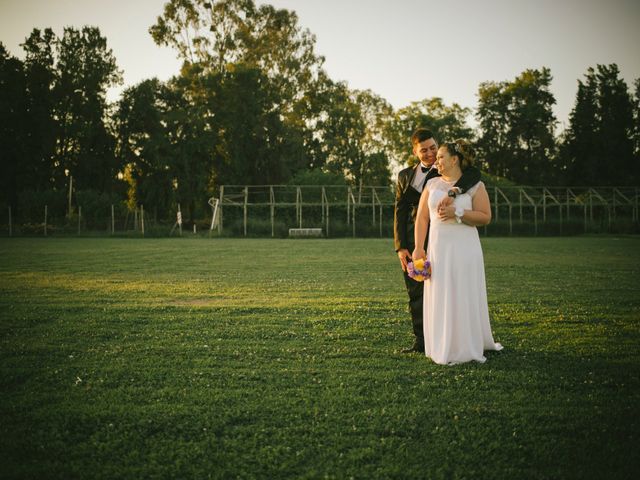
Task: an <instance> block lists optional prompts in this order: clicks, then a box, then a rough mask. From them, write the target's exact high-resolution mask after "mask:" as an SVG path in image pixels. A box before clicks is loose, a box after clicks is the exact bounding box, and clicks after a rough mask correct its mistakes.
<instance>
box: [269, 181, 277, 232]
mask: <svg viewBox="0 0 640 480" xmlns="http://www.w3.org/2000/svg"><path fill="white" fill-rule="evenodd" d="M269 209H270V211H271V238H273V237H275V236H276V228H275V220H276V196H275V195H274V193H273V185H270V186H269Z"/></svg>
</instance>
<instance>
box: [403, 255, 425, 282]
mask: <svg viewBox="0 0 640 480" xmlns="http://www.w3.org/2000/svg"><path fill="white" fill-rule="evenodd" d="M407 273H408V274H409V277H411V278H413V279H414V280H415V281H416V282H424V281H425V280H427V279H428V278H430V277H431V263H430V262H429V261H428V260H425V259H422V258H419V259H418V260H416V261H415V262H409V263H407Z"/></svg>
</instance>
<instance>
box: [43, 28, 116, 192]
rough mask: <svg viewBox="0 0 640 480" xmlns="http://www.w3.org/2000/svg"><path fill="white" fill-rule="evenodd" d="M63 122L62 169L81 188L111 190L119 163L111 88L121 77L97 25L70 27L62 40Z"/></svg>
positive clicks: (59, 113) (60, 93)
mask: <svg viewBox="0 0 640 480" xmlns="http://www.w3.org/2000/svg"><path fill="white" fill-rule="evenodd" d="M57 69H58V82H57V84H56V88H55V93H56V96H57V98H58V105H57V112H56V114H57V119H58V122H59V133H58V145H57V149H56V157H57V158H56V160H57V162H58V164H59V165H61V166H62V167H63V168H62V169H60V170H59V171H58V175H57V178H56V180H57V183H58V184H60V183H62V182H63V179H62V178H61V173H62V174H66V173H67V172H68V173H69V174H70V175H73V177H74V178H75V179H76V181H77V184H78V185H79V188H83V189H94V190H98V191H110V190H111V189H112V188H113V187H114V184H115V182H116V173H117V171H118V169H119V165H118V164H117V162H116V160H115V152H114V149H115V139H114V136H113V134H112V133H111V132H110V131H109V129H108V125H107V123H106V122H107V102H106V93H107V88H108V87H110V86H112V85H117V84H119V83H120V82H121V72H120V71H119V70H118V68H117V65H116V60H115V57H114V56H113V52H112V50H111V49H109V48H108V47H107V40H106V38H105V37H103V36H102V35H101V34H100V30H99V29H98V28H97V27H83V28H82V30H76V29H75V28H65V29H64V35H63V37H62V38H61V39H60V42H59V52H58V65H57Z"/></svg>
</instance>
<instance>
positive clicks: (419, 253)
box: [411, 247, 427, 261]
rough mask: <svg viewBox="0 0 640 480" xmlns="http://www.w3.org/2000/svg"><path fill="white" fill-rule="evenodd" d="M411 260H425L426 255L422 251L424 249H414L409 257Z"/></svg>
mask: <svg viewBox="0 0 640 480" xmlns="http://www.w3.org/2000/svg"><path fill="white" fill-rule="evenodd" d="M411 258H412V259H413V260H414V261H415V260H418V259H419V258H427V254H426V252H425V251H424V248H418V247H416V248H415V250H414V251H413V254H412V255H411Z"/></svg>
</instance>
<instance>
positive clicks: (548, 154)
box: [0, 0, 640, 220]
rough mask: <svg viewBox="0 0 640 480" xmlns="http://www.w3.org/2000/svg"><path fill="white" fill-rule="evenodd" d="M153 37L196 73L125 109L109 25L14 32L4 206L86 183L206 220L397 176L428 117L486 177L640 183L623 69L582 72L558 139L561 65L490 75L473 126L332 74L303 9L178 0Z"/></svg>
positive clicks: (447, 108)
mask: <svg viewBox="0 0 640 480" xmlns="http://www.w3.org/2000/svg"><path fill="white" fill-rule="evenodd" d="M150 34H151V35H152V37H153V39H154V41H155V42H156V43H157V44H158V45H168V46H171V47H173V48H174V49H175V50H176V51H177V52H178V54H179V56H180V58H181V60H182V62H183V64H182V68H181V71H180V73H179V74H178V75H176V76H175V77H173V78H171V79H170V80H168V81H160V80H158V79H157V78H150V79H147V80H144V81H142V82H140V83H138V84H137V85H134V86H132V87H129V88H127V89H125V90H124V92H123V93H122V95H121V97H120V99H119V100H118V101H117V102H115V103H112V104H110V103H109V102H107V97H106V93H107V90H108V89H109V88H110V87H113V86H117V85H119V84H121V83H122V72H121V71H120V70H119V69H118V66H117V62H116V59H115V57H114V55H113V52H112V51H111V49H109V48H108V45H107V39H106V38H105V37H103V36H102V35H101V33H100V31H99V29H98V28H96V27H89V26H87V27H83V28H81V29H76V28H73V27H68V28H65V29H64V32H63V33H62V36H61V37H59V36H57V35H56V34H55V33H54V32H53V31H52V30H51V29H45V30H38V29H34V30H33V31H32V32H31V34H30V35H29V36H28V37H27V38H26V40H25V42H24V43H23V44H22V47H23V49H24V52H25V58H24V60H20V59H18V58H16V57H14V56H12V55H11V53H10V52H8V51H7V49H6V48H5V47H4V46H3V45H2V44H1V43H0V108H1V111H2V112H3V115H2V116H0V141H1V142H2V145H3V148H2V152H1V154H0V155H1V161H2V165H1V168H2V172H3V173H2V185H1V188H0V191H1V192H2V193H1V195H2V197H1V198H0V202H2V203H4V204H5V205H10V206H13V208H15V209H17V210H18V211H19V210H20V209H23V210H27V209H28V208H29V206H30V205H31V204H33V203H34V202H40V203H41V202H42V201H46V199H50V200H51V201H52V202H53V203H55V199H58V200H57V201H60V200H59V199H60V198H64V193H65V192H66V191H67V190H68V189H69V182H70V181H71V178H73V186H74V192H75V195H76V197H77V201H78V202H79V203H84V204H87V203H92V202H93V203H94V204H101V203H102V204H108V203H113V202H120V203H122V202H126V203H127V204H128V206H129V207H130V208H133V207H134V206H135V205H139V204H144V205H145V206H146V207H147V209H148V210H151V211H152V212H154V214H155V215H156V216H157V217H160V218H163V217H168V216H171V212H172V211H173V210H174V207H175V205H176V204H177V203H180V204H181V206H182V210H183V214H184V215H185V216H186V218H189V219H191V220H193V219H195V218H198V216H201V215H204V213H205V212H207V209H208V206H207V204H206V200H207V198H209V197H210V196H212V195H213V194H214V192H215V190H216V188H217V187H218V186H219V185H224V184H239V185H244V184H262V185H264V184H329V183H330V184H335V183H339V184H348V185H352V186H354V187H356V188H357V187H359V186H362V185H388V184H390V182H391V171H392V166H393V165H402V164H405V163H406V162H407V161H411V146H410V145H409V136H410V134H411V132H412V131H413V130H414V129H415V128H416V127H417V126H422V125H424V126H429V127H430V128H431V129H432V130H433V131H434V133H435V135H436V136H437V138H438V139H441V140H446V139H454V138H465V139H467V140H469V141H471V142H472V143H473V144H474V145H475V146H476V147H477V151H478V154H479V155H478V160H479V162H480V166H481V168H482V169H483V170H484V171H485V172H486V173H488V174H490V175H492V176H498V177H505V178H506V179H508V180H511V181H513V182H515V183H518V184H528V185H536V184H538V185H540V184H544V185H552V184H555V185H640V80H636V81H635V83H634V89H635V90H634V92H630V90H629V87H628V86H627V84H626V83H625V82H624V80H622V79H621V78H620V72H619V70H618V67H617V66H616V65H615V64H611V65H597V66H596V67H595V68H590V69H589V70H588V71H587V72H586V74H585V76H584V78H583V79H580V80H579V81H578V90H577V94H576V102H575V106H574V108H573V111H572V112H571V115H570V119H569V125H568V127H567V128H566V129H565V130H564V131H563V132H561V133H560V134H559V135H557V134H556V130H557V123H558V122H557V119H556V118H555V116H554V114H553V111H552V108H553V105H554V104H555V98H554V96H553V94H552V93H551V90H550V86H551V80H552V76H551V72H550V70H549V69H548V68H542V69H539V70H535V69H532V70H526V71H525V72H522V73H521V74H520V75H519V76H518V77H516V78H515V79H513V80H506V81H503V82H485V83H482V84H481V85H480V86H479V89H478V99H479V101H478V108H477V110H476V112H475V117H476V120H477V123H478V127H477V128H476V129H473V128H471V127H470V126H469V124H468V119H469V117H470V115H471V114H472V112H471V110H470V109H469V108H465V107H462V106H460V105H458V104H455V103H454V104H452V105H447V104H445V102H444V101H443V100H442V99H441V98H425V99H424V100H421V101H416V102H413V103H411V104H410V105H409V106H407V107H404V108H400V109H394V108H393V107H392V106H391V105H390V104H389V103H388V102H387V101H386V100H385V99H384V98H382V97H380V96H379V95H376V94H375V93H373V92H371V91H369V90H353V89H350V88H349V87H348V85H347V84H346V83H344V82H339V81H335V80H333V79H331V78H329V76H328V75H327V74H326V72H325V71H324V70H323V68H322V67H323V62H324V59H323V57H322V56H320V55H318V54H317V53H316V52H315V50H314V47H315V38H314V36H313V34H312V33H311V32H309V31H308V30H306V29H303V28H302V27H301V26H300V25H299V23H298V18H297V16H296V14H295V12H293V11H288V10H284V9H276V8H274V7H273V6H270V5H260V6H257V5H256V4H255V2H254V1H253V0H220V1H215V2H213V1H211V2H209V1H204V0H170V1H168V2H167V3H166V4H165V6H164V10H163V12H162V13H161V15H160V16H159V17H158V19H157V21H156V23H155V24H154V25H153V26H152V27H151V28H150ZM54 197H55V199H54Z"/></svg>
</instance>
